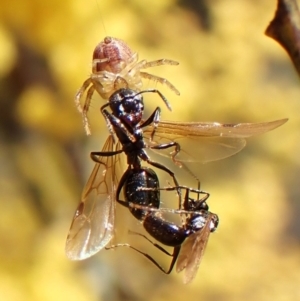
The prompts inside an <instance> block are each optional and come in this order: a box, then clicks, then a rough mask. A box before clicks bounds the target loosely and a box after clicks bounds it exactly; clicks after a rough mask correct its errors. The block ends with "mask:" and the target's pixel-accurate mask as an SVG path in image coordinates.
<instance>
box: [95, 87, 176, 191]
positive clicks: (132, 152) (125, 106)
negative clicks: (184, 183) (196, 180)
mask: <svg viewBox="0 0 300 301" xmlns="http://www.w3.org/2000/svg"><path fill="white" fill-rule="evenodd" d="M147 92H152V93H158V94H159V96H160V97H161V98H162V99H163V101H164V102H165V103H166V104H167V106H168V101H167V100H166V99H165V97H164V96H163V95H162V94H161V93H160V92H159V91H158V90H154V89H151V90H145V91H141V92H135V91H133V90H130V89H120V90H118V91H116V92H115V93H114V94H112V96H111V97H110V99H109V102H108V103H107V104H105V105H104V106H102V107H101V112H102V114H103V115H104V117H105V120H106V123H107V126H108V128H109V130H110V132H111V134H112V135H116V136H117V138H118V139H119V141H120V143H121V144H122V149H121V150H119V151H115V152H113V151H112V152H92V153H91V158H92V159H93V160H94V161H95V162H98V157H99V156H113V155H116V154H120V153H122V152H124V153H125V155H126V157H127V164H128V170H127V171H126V172H125V174H124V176H123V178H122V180H121V181H120V184H119V188H118V191H120V190H121V189H122V186H123V184H124V182H125V180H126V177H127V173H129V170H131V169H134V170H137V171H139V170H140V169H141V160H142V161H146V162H147V163H148V164H150V165H152V166H155V167H156V168H159V169H161V170H164V171H165V172H167V173H168V174H169V175H170V176H171V177H172V178H173V181H174V184H175V186H179V184H178V182H177V179H176V177H175V174H174V173H173V172H172V171H171V170H170V169H168V168H167V167H166V166H164V165H162V164H160V163H158V162H154V161H152V160H151V159H150V157H149V156H148V154H147V152H146V148H147V147H148V148H152V149H166V148H170V147H174V148H175V152H174V153H175V155H176V154H177V153H178V152H179V150H180V146H179V144H178V143H176V142H171V143H167V144H161V145H155V146H148V145H147V144H146V143H145V141H144V137H143V127H145V126H148V125H150V124H153V125H154V128H155V127H156V126H157V125H158V122H159V118H160V108H159V107H157V108H156V109H155V111H154V112H153V113H152V114H151V116H150V117H149V118H148V119H147V120H145V121H143V120H142V116H143V112H144V104H143V97H142V93H147ZM107 106H109V107H110V108H111V110H112V112H111V113H110V112H108V111H107V110H106V109H105V108H106V107H107Z"/></svg>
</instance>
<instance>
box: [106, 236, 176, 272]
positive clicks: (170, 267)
mask: <svg viewBox="0 0 300 301" xmlns="http://www.w3.org/2000/svg"><path fill="white" fill-rule="evenodd" d="M150 242H151V241H150ZM153 245H154V246H155V244H153ZM118 247H128V248H131V249H133V250H135V251H136V252H138V253H140V254H141V255H143V256H145V257H146V258H147V259H148V260H150V261H151V262H152V263H153V264H154V265H155V266H156V267H157V268H159V269H160V270H161V271H162V272H163V273H165V274H170V273H171V272H172V270H173V267H174V264H175V262H176V260H177V257H178V255H179V251H180V248H181V246H178V247H174V249H173V254H170V256H172V257H173V259H172V261H171V264H170V266H169V269H168V270H167V271H166V270H165V269H164V268H163V267H162V266H161V265H160V264H159V263H158V262H157V261H156V260H155V259H154V258H153V257H151V256H150V255H149V254H147V253H144V252H142V251H141V250H139V249H137V248H135V247H133V246H131V245H130V244H117V245H112V246H110V247H105V250H110V249H115V248H118ZM158 249H159V250H161V249H163V248H161V249H160V248H158ZM164 253H165V252H164ZM166 254H168V253H166Z"/></svg>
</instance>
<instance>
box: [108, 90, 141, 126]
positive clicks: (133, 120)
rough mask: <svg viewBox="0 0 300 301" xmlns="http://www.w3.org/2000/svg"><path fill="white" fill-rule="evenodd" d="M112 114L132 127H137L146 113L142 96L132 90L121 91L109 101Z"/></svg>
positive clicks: (114, 94)
mask: <svg viewBox="0 0 300 301" xmlns="http://www.w3.org/2000/svg"><path fill="white" fill-rule="evenodd" d="M109 104H110V108H111V110H112V113H113V114H114V115H115V116H116V117H117V118H119V119H121V120H122V121H123V122H125V123H126V124H128V125H129V126H131V127H134V126H136V125H137V124H138V123H139V122H140V121H141V120H142V116H143V113H144V101H143V96H142V95H141V94H137V92H135V91H133V90H131V89H120V90H118V91H117V92H115V93H113V94H112V96H111V97H110V99H109Z"/></svg>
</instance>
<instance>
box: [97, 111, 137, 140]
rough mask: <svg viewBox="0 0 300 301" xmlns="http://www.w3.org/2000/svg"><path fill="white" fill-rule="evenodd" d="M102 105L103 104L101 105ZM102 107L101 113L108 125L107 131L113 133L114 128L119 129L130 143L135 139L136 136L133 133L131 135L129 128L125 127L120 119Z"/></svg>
mask: <svg viewBox="0 0 300 301" xmlns="http://www.w3.org/2000/svg"><path fill="white" fill-rule="evenodd" d="M103 107H104V106H103ZM103 107H102V108H101V113H102V114H103V116H104V118H105V120H106V124H107V127H108V130H109V132H110V133H111V134H112V133H115V131H116V130H115V129H118V130H120V131H121V132H122V133H123V134H124V135H126V137H127V138H128V139H130V141H131V142H132V143H134V142H135V141H136V138H135V137H134V135H132V134H131V133H130V132H129V130H128V129H127V128H126V126H125V125H124V124H123V123H122V121H121V120H120V119H119V118H117V117H116V116H114V115H113V114H111V113H109V112H108V111H107V110H104V109H103Z"/></svg>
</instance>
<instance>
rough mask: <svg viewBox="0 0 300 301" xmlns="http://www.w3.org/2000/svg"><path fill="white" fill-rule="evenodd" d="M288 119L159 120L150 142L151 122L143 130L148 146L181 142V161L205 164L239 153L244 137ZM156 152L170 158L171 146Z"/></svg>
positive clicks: (269, 129)
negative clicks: (248, 121)
mask: <svg viewBox="0 0 300 301" xmlns="http://www.w3.org/2000/svg"><path fill="white" fill-rule="evenodd" d="M287 120H288V119H281V120H276V121H271V122H263V123H236V124H222V123H218V122H171V121H160V122H159V124H158V127H157V128H156V131H155V135H154V138H153V141H150V140H151V139H150V136H151V133H152V131H153V126H152V125H150V126H148V127H147V128H146V129H145V130H144V136H145V138H148V139H149V141H150V143H149V145H153V144H154V145H157V144H165V143H170V142H172V141H175V142H178V143H179V144H180V147H181V151H180V153H179V154H178V155H177V156H176V160H178V161H179V162H201V163H206V162H209V161H216V160H220V159H224V158H227V157H230V156H232V155H234V154H236V153H238V152H239V151H241V150H242V149H243V148H244V147H245V145H246V140H245V138H248V137H251V136H255V135H259V134H263V133H265V132H268V131H271V130H273V129H275V128H277V127H279V126H281V125H282V124H284V123H285V122H287ZM156 152H157V153H158V154H160V155H164V156H168V157H170V149H166V150H158V151H156Z"/></svg>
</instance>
